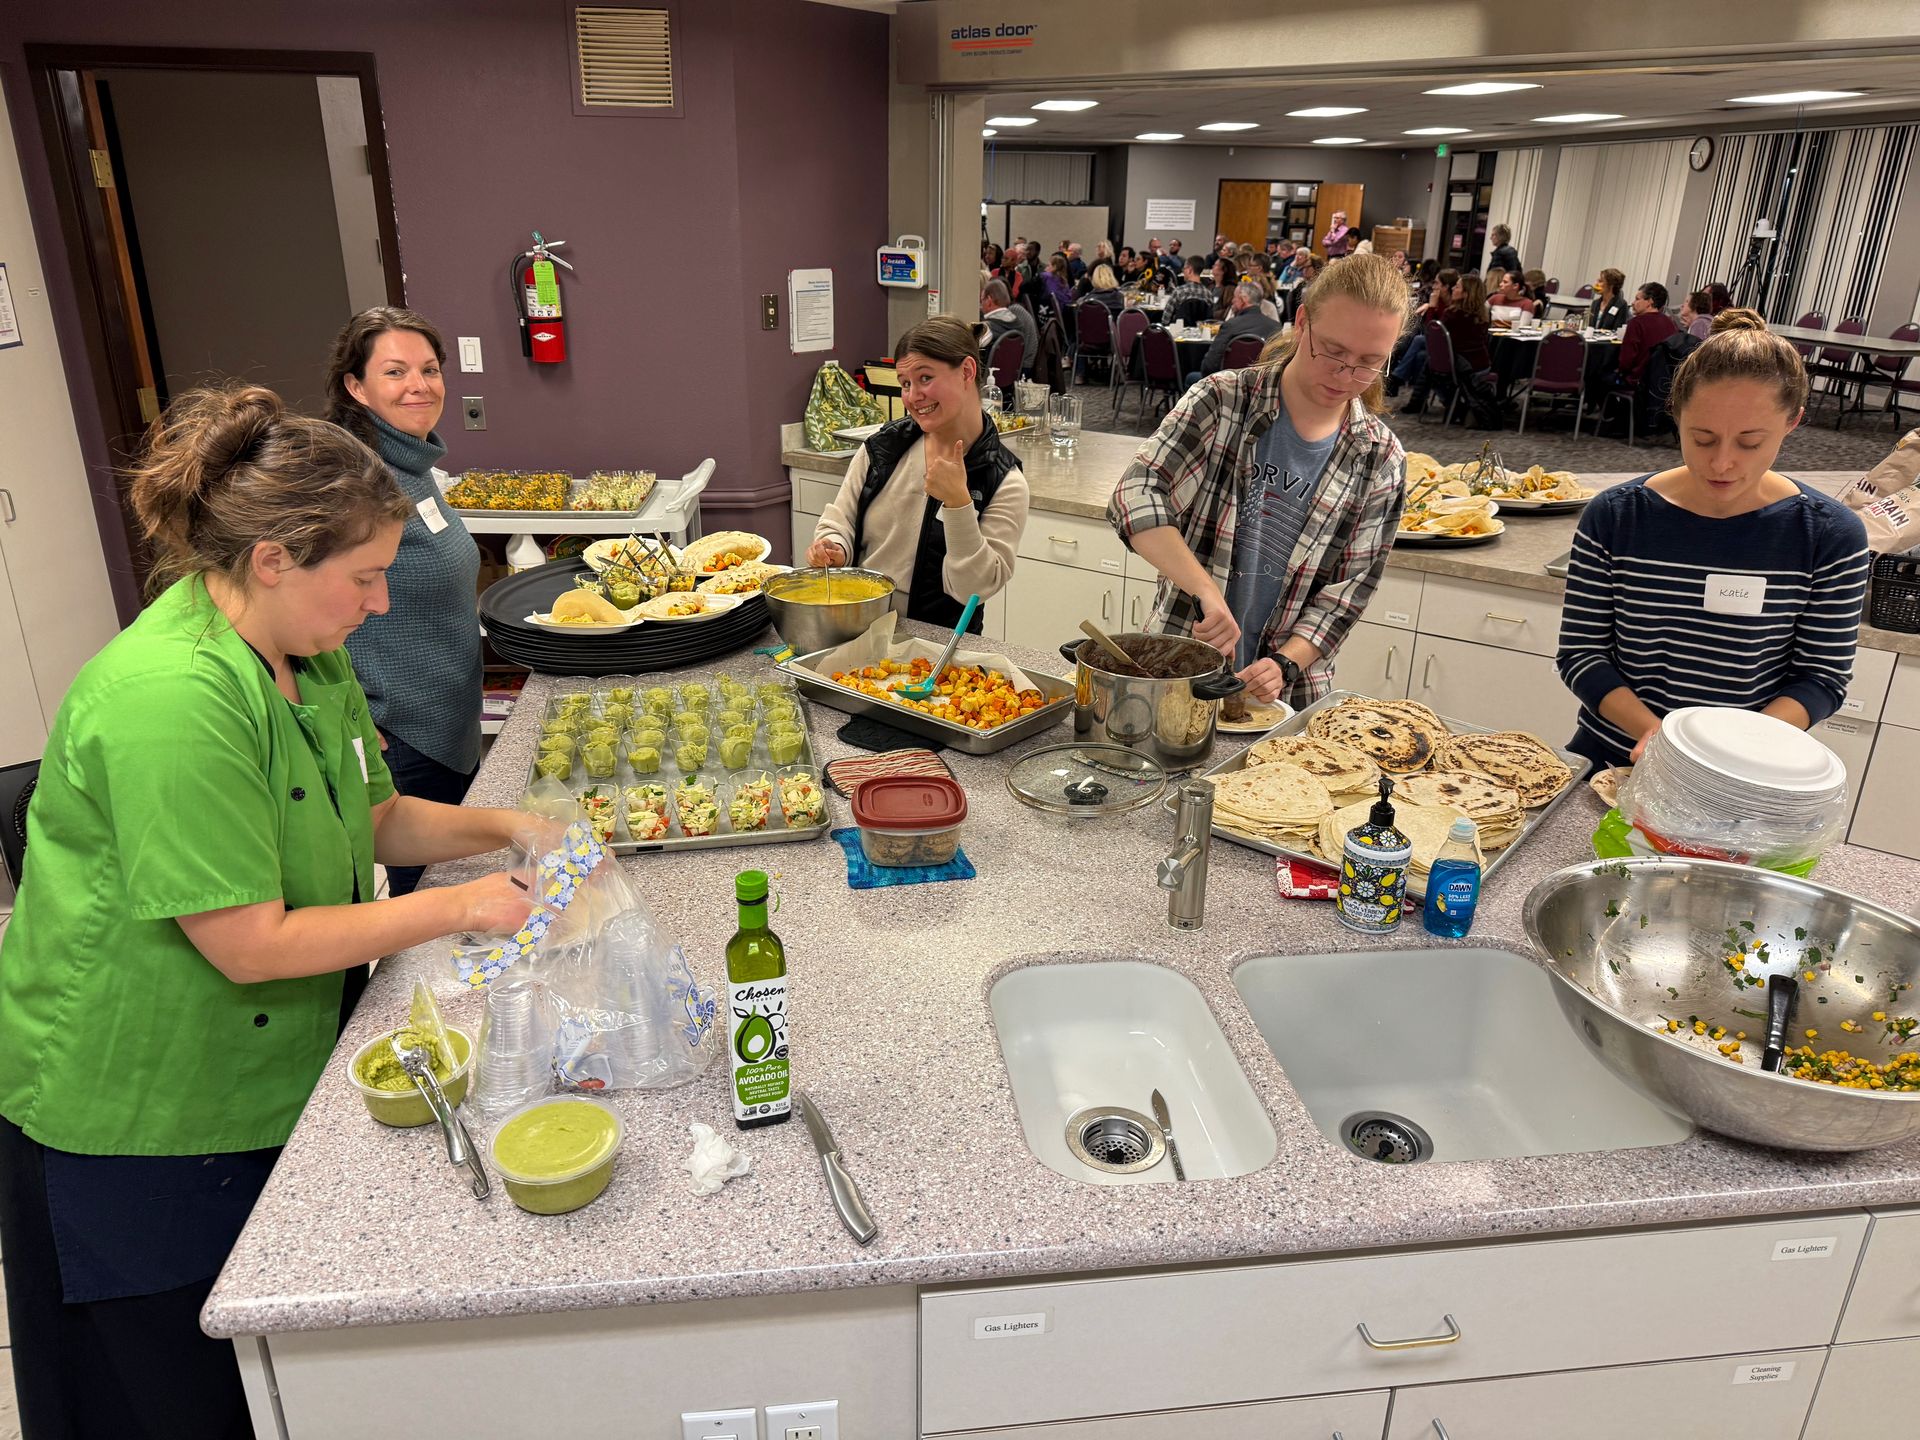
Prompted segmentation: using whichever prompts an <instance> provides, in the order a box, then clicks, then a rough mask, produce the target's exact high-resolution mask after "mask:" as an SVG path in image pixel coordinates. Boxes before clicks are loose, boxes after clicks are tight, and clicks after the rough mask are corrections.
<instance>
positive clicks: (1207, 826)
mask: <svg viewBox="0 0 1920 1440" xmlns="http://www.w3.org/2000/svg"><path fill="white" fill-rule="evenodd" d="M1213 793H1214V792H1213V786H1211V785H1209V784H1207V782H1206V781H1204V780H1189V781H1187V782H1186V784H1184V785H1182V786H1181V787H1180V817H1179V820H1178V822H1177V823H1178V825H1179V827H1180V833H1179V836H1178V838H1176V839H1175V840H1174V842H1173V850H1172V852H1171V853H1169V854H1168V855H1166V856H1165V857H1164V858H1163V859H1162V860H1161V861H1160V872H1159V879H1160V888H1161V889H1162V890H1166V891H1168V892H1170V893H1169V894H1168V896H1167V923H1168V924H1169V925H1171V926H1173V928H1174V929H1176V930H1198V929H1199V928H1200V925H1201V923H1202V921H1203V920H1204V919H1205V918H1206V910H1207V853H1208V851H1209V850H1210V849H1211V847H1212V845H1213Z"/></svg>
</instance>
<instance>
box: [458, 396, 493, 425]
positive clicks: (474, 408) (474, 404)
mask: <svg viewBox="0 0 1920 1440" xmlns="http://www.w3.org/2000/svg"><path fill="white" fill-rule="evenodd" d="M460 414H461V417H462V418H463V419H464V420H465V421H466V425H467V429H469V430H484V429H486V428H487V402H486V401H485V400H482V399H481V398H480V397H479V396H478V395H462V396H461V397H460Z"/></svg>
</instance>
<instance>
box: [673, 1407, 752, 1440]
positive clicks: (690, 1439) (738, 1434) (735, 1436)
mask: <svg viewBox="0 0 1920 1440" xmlns="http://www.w3.org/2000/svg"><path fill="white" fill-rule="evenodd" d="M680 1440H760V1427H759V1425H758V1424H757V1423H756V1422H755V1419H754V1412H753V1411H751V1410H687V1411H683V1412H681V1415H680Z"/></svg>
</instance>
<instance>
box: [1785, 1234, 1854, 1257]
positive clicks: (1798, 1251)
mask: <svg viewBox="0 0 1920 1440" xmlns="http://www.w3.org/2000/svg"><path fill="white" fill-rule="evenodd" d="M1839 1243H1840V1237H1839V1236H1837V1235H1816V1236H1814V1237H1812V1238H1811V1239H1806V1240H1776V1241H1775V1242H1774V1245H1773V1258H1774V1259H1776V1260H1831V1259H1832V1258H1833V1251H1834V1247H1835V1246H1836V1245H1838V1244H1839Z"/></svg>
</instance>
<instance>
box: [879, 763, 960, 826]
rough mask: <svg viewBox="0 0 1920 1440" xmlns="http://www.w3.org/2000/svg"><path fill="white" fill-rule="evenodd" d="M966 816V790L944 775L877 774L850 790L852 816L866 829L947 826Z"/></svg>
mask: <svg viewBox="0 0 1920 1440" xmlns="http://www.w3.org/2000/svg"><path fill="white" fill-rule="evenodd" d="M966 818H967V792H966V791H964V790H962V789H961V788H960V783H959V782H958V781H957V780H953V779H951V778H949V777H946V776H938V777H936V776H932V775H880V776H876V777H875V778H874V779H872V780H868V781H866V782H864V783H863V784H862V785H861V786H860V788H859V789H858V790H856V791H854V792H853V819H854V823H855V824H856V825H859V826H861V827H862V828H863V829H867V830H946V829H950V828H952V827H953V826H955V825H958V824H959V823H960V822H961V821H962V820H964V819H966Z"/></svg>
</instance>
